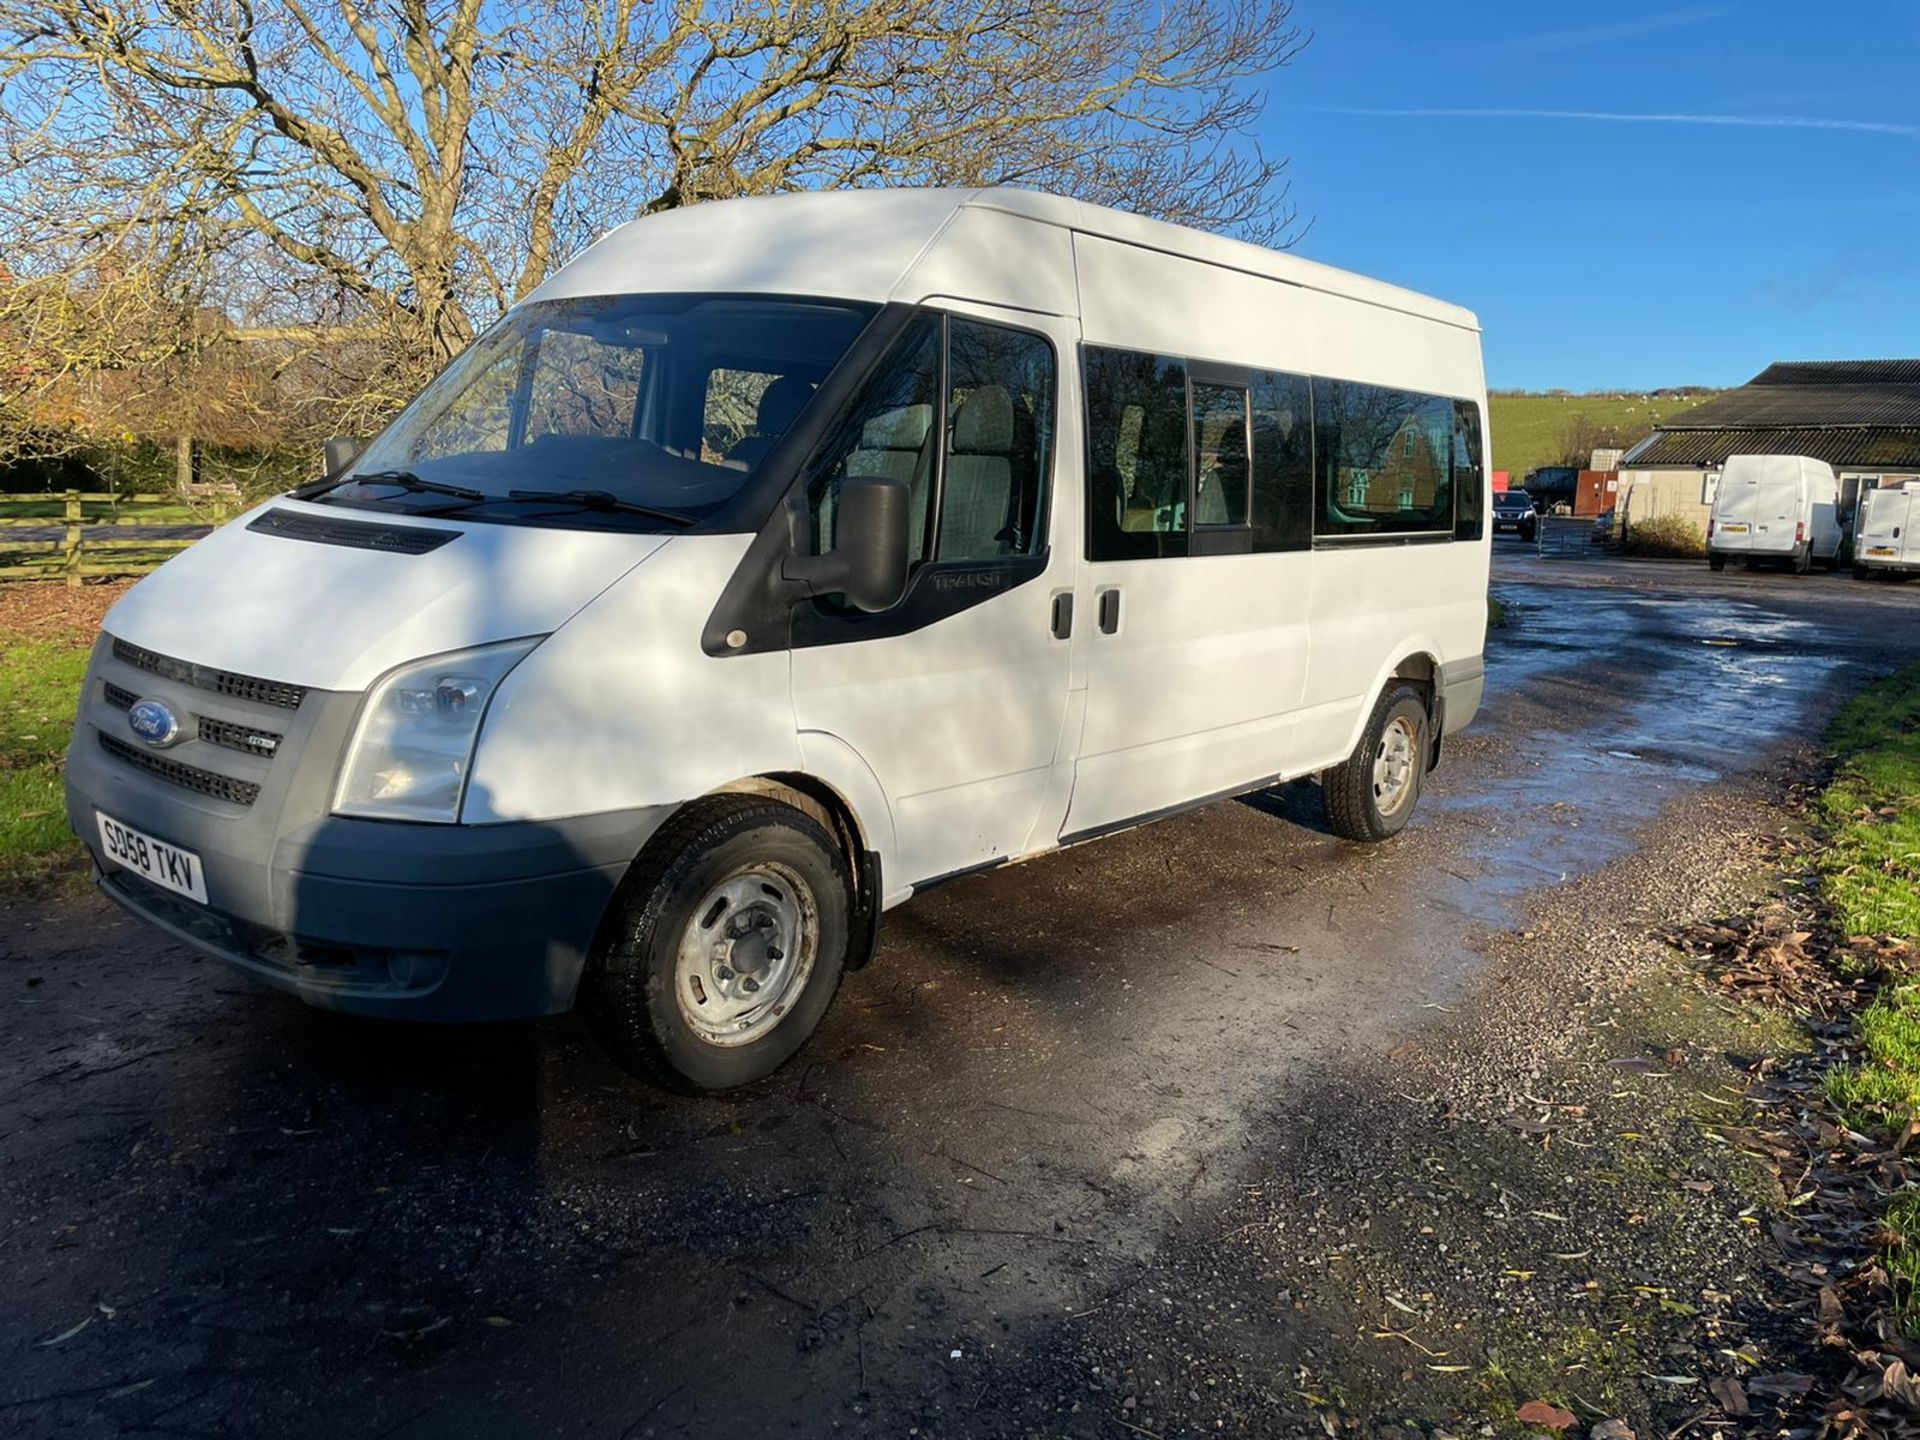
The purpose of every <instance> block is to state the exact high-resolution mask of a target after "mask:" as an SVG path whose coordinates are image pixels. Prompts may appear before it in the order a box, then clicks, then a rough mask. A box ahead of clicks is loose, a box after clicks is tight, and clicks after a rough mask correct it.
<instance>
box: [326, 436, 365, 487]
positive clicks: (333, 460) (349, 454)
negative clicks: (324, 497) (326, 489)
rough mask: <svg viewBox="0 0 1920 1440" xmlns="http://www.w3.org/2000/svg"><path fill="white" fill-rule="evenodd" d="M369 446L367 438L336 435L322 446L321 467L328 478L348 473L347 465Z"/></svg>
mask: <svg viewBox="0 0 1920 1440" xmlns="http://www.w3.org/2000/svg"><path fill="white" fill-rule="evenodd" d="M366 448H367V442H366V441H365V440H362V439H359V438H357V437H355V438H351V439H349V438H346V437H343V436H335V437H334V438H333V439H331V440H329V441H327V443H326V444H325V445H324V446H323V447H322V448H321V467H322V469H324V470H325V472H326V477H327V479H329V480H331V479H333V478H334V477H335V476H337V475H344V474H346V473H347V467H348V466H349V465H351V464H353V462H354V461H356V460H358V459H359V458H360V452H361V451H362V450H364V449H366Z"/></svg>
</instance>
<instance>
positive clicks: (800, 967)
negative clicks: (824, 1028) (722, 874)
mask: <svg viewBox="0 0 1920 1440" xmlns="http://www.w3.org/2000/svg"><path fill="white" fill-rule="evenodd" d="M819 929H820V915H819V908H818V906H817V905H816V904H815V903H814V898H813V892H812V891H811V890H810V889H808V887H807V885H806V882H805V881H803V880H802V879H801V878H800V877H799V875H798V874H796V873H795V872H794V871H792V870H790V869H788V868H787V867H786V866H784V865H779V864H772V863H768V864H761V865H753V866H748V867H746V868H744V869H741V870H738V871H735V872H734V873H733V874H732V875H729V876H728V877H727V878H726V879H724V880H722V881H721V882H720V883H719V884H718V885H715V886H714V887H713V888H712V889H711V890H709V891H708V892H707V894H706V896H705V897H704V898H703V899H702V900H701V901H700V904H699V905H698V906H697V907H695V909H694V912H693V918H692V919H690V920H689V921H688V922H687V927H686V929H685V931H684V932H683V933H682V935H681V937H680V947H679V952H678V954H677V956H676V957H675V965H674V994H675V998H676V999H677V1000H678V1002H679V1005H680V1013H681V1014H682V1016H684V1017H685V1019H686V1021H687V1023H688V1025H690V1026H691V1027H692V1028H693V1030H694V1032H695V1033H696V1034H698V1035H699V1036H700V1038H701V1039H703V1040H705V1041H707V1042H708V1043H709V1044H713V1045H745V1044H747V1043H749V1042H750V1041H753V1040H757V1039H759V1038H760V1037H761V1036H762V1035H764V1034H766V1033H767V1032H768V1031H769V1030H771V1029H773V1027H774V1026H776V1025H778V1024H779V1023H780V1021H781V1020H782V1019H784V1018H785V1016H786V1014H787V1012H788V1011H789V1010H790V1009H791V1008H792V1006H793V1003H794V1001H796V1000H798V999H799V997H800V994H801V992H802V991H803V990H805V989H806V984H807V979H808V977H809V976H810V975H812V973H813V962H814V957H815V955H816V953H817V951H818V949H819Z"/></svg>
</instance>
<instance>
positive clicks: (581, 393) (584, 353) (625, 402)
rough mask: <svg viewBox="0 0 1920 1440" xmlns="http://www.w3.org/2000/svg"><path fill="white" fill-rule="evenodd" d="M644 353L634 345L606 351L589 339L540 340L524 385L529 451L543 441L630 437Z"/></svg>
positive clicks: (555, 336)
mask: <svg viewBox="0 0 1920 1440" xmlns="http://www.w3.org/2000/svg"><path fill="white" fill-rule="evenodd" d="M646 363H647V352H646V351H645V350H644V349H642V348H641V347H639V346H637V345H633V346H628V345H606V344H603V343H601V342H600V341H598V340H595V339H594V338H593V337H592V336H589V335H577V334H574V333H572V332H570V331H566V330H549V331H547V332H546V333H545V334H544V335H542V336H541V337H540V348H539V349H538V350H537V351H536V352H535V353H534V358H533V374H532V376H531V377H530V378H529V381H528V390H527V418H526V433H525V434H524V435H522V436H521V437H520V443H521V444H523V445H530V444H532V443H533V442H534V441H536V440H538V439H539V438H540V437H541V436H543V435H595V436H600V437H603V438H613V439H621V438H624V437H626V436H629V435H631V434H633V421H634V412H635V411H636V410H638V409H639V406H640V382H641V379H642V376H643V374H644V372H645V369H646Z"/></svg>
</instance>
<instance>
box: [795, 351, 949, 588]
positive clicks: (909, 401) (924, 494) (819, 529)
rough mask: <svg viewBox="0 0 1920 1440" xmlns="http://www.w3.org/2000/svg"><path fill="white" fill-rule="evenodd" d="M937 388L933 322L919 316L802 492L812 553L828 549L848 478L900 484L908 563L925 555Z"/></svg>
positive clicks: (826, 449) (835, 436) (825, 451)
mask: <svg viewBox="0 0 1920 1440" xmlns="http://www.w3.org/2000/svg"><path fill="white" fill-rule="evenodd" d="M939 387H940V317H939V316H937V315H923V316H921V317H920V318H919V319H918V320H916V321H915V322H914V323H913V325H912V327H911V328H909V329H908V331H907V333H906V334H905V335H903V336H901V337H900V339H899V340H897V341H896V342H895V343H894V346H893V349H892V351H891V352H890V353H889V354H888V356H887V358H886V360H885V361H883V362H882V363H881V366H880V369H879V371H878V372H876V373H875V374H874V375H873V376H872V377H871V378H870V379H869V380H868V381H867V385H866V388H865V389H864V390H863V391H862V392H861V394H860V396H859V398H858V399H857V400H855V401H854V403H853V405H852V407H851V408H850V409H849V410H848V411H847V413H846V415H845V416H844V417H843V418H842V419H841V421H840V424H839V425H838V426H837V427H836V428H835V430H834V432H833V435H832V437H831V438H830V439H829V440H828V442H827V444H826V445H825V447H823V450H822V463H820V464H819V465H817V466H816V467H815V469H814V473H813V478H812V480H811V481H810V482H809V484H808V486H807V515H808V519H809V524H810V528H811V530H812V532H813V533H812V535H811V537H810V538H811V541H812V547H813V553H814V554H816V555H824V554H826V553H827V552H828V551H829V550H831V549H833V546H834V528H833V526H834V516H835V513H836V511H837V509H838V502H839V498H840V486H841V484H842V482H844V481H845V480H846V478H847V477H848V476H849V475H886V476H890V477H892V478H893V479H896V480H905V481H906V482H907V484H908V486H909V488H910V490H911V492H912V497H913V498H912V515H913V526H912V531H911V538H910V540H909V546H910V548H909V551H908V554H909V555H910V557H911V558H912V559H913V560H915V561H918V560H921V559H923V558H924V557H925V555H926V553H927V526H928V520H929V518H930V517H929V516H928V513H927V498H928V495H929V494H930V492H931V489H932V484H933V441H934V438H935V437H934V431H933V411H934V402H935V398H936V396H937V395H938V393H939Z"/></svg>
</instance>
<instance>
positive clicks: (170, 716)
mask: <svg viewBox="0 0 1920 1440" xmlns="http://www.w3.org/2000/svg"><path fill="white" fill-rule="evenodd" d="M127 727H128V728H129V729H130V730H132V731H133V733H134V734H135V735H138V736H139V737H140V738H141V739H142V740H144V741H146V742H147V744H149V745H154V746H166V745H171V744H173V742H174V741H176V740H178V739H179V738H180V719H179V717H178V716H177V715H175V714H174V713H173V707H172V706H170V705H168V704H167V703H166V701H164V700H136V701H134V702H133V704H132V705H130V706H129V707H128V708H127Z"/></svg>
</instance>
